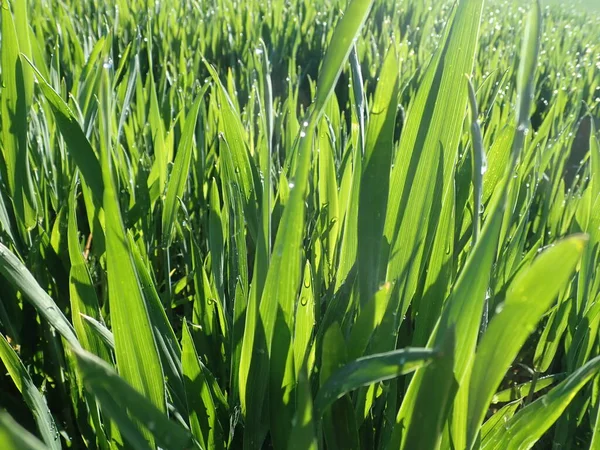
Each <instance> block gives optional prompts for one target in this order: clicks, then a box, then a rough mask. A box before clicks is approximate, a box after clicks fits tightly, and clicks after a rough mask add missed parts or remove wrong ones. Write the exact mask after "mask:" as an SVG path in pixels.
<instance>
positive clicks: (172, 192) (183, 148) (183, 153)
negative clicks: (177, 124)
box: [162, 85, 208, 247]
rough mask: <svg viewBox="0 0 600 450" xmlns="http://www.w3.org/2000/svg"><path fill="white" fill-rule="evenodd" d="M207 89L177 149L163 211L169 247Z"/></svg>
mask: <svg viewBox="0 0 600 450" xmlns="http://www.w3.org/2000/svg"><path fill="white" fill-rule="evenodd" d="M207 88H208V85H206V86H205V87H204V89H203V90H202V92H200V93H199V94H198V95H197V97H196V100H195V101H194V103H193V104H192V107H191V109H190V111H189V112H188V114H187V116H186V118H185V124H184V126H183V132H182V135H181V141H180V143H179V147H178V148H177V155H176V156H175V163H174V165H173V170H172V171H171V177H170V178H169V182H168V184H167V194H166V200H165V205H164V207H163V211H162V239H163V243H164V244H165V245H166V246H167V247H169V246H170V245H171V241H172V238H173V225H174V223H175V217H176V215H177V208H178V207H179V201H178V200H177V198H182V197H183V191H184V189H185V184H186V181H187V179H188V177H189V170H190V162H191V159H192V149H193V144H194V132H195V130H196V121H197V119H198V111H199V110H200V102H201V101H202V98H203V97H204V92H206V89H207Z"/></svg>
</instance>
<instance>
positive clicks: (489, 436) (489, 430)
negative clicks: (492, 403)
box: [476, 401, 521, 447]
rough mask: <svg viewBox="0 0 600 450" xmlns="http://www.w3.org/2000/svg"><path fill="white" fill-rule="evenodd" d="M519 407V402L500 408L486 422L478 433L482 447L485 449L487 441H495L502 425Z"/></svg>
mask: <svg viewBox="0 0 600 450" xmlns="http://www.w3.org/2000/svg"><path fill="white" fill-rule="evenodd" d="M519 406H521V402H520V401H514V402H511V403H508V404H506V405H504V406H503V407H502V408H500V409H499V410H498V412H496V413H495V414H494V415H493V416H492V417H490V418H489V419H488V420H486V422H485V423H484V424H483V426H482V427H481V432H480V439H481V442H482V444H481V446H482V447H485V446H486V444H487V442H488V441H491V440H494V439H496V436H497V435H498V434H501V433H502V429H503V427H504V424H505V423H506V422H508V420H509V419H510V418H511V417H512V416H514V415H515V412H517V409H518V408H519ZM476 445H477V444H476Z"/></svg>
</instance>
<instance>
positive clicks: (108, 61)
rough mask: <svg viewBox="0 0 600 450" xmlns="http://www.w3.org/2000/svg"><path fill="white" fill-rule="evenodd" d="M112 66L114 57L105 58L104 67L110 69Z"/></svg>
mask: <svg viewBox="0 0 600 450" xmlns="http://www.w3.org/2000/svg"><path fill="white" fill-rule="evenodd" d="M112 66H113V60H112V58H107V59H105V60H104V64H102V67H104V68H105V69H110V68H111V67H112Z"/></svg>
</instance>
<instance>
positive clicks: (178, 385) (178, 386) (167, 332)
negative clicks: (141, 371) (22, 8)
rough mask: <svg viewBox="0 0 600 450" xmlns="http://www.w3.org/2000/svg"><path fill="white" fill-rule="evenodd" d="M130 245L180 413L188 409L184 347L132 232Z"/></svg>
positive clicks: (170, 388)
mask: <svg viewBox="0 0 600 450" xmlns="http://www.w3.org/2000/svg"><path fill="white" fill-rule="evenodd" d="M127 235H128V237H129V246H130V248H131V254H132V256H133V262H134V264H135V269H136V272H137V274H138V277H139V282H140V286H141V288H142V293H143V297H144V302H145V305H146V309H147V311H148V318H149V320H150V324H151V325H152V330H153V332H154V340H155V342H156V346H157V348H158V353H159V356H160V360H161V363H162V367H163V371H164V375H165V377H166V378H167V380H168V382H167V387H168V388H169V392H170V394H171V398H172V402H173V404H174V406H175V407H176V409H177V410H178V411H179V412H180V413H182V414H183V413H185V411H186V409H187V408H186V406H185V392H184V388H183V374H182V369H181V347H180V346H179V341H178V340H177V337H176V336H175V332H174V331H173V327H172V326H171V324H170V323H169V319H168V318H167V314H166V313H165V310H164V308H163V306H162V303H161V301H160V298H159V296H158V292H156V287H155V285H154V281H153V280H152V277H151V274H150V268H148V267H146V265H145V264H144V261H143V257H142V255H141V252H140V250H139V248H138V246H137V245H136V244H135V241H134V240H133V237H132V235H131V233H128V234H127Z"/></svg>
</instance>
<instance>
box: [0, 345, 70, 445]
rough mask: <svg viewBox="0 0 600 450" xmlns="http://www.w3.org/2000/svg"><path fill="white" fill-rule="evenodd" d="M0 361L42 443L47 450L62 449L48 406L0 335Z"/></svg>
mask: <svg viewBox="0 0 600 450" xmlns="http://www.w3.org/2000/svg"><path fill="white" fill-rule="evenodd" d="M0 359H2V362H3V363H4V367H6V370H8V373H9V375H10V377H11V378H12V380H13V382H14V383H15V385H16V386H17V389H18V390H19V392H21V394H22V395H23V399H24V400H25V403H27V406H29V408H30V410H31V412H32V413H33V417H34V418H35V421H36V423H37V427H38V430H39V432H40V435H41V437H42V439H43V441H44V443H45V444H46V446H47V447H48V448H49V449H52V450H60V449H61V448H62V447H61V445H60V437H59V434H58V429H57V428H56V424H55V423H54V418H53V417H52V414H51V413H50V410H49V409H48V405H46V400H45V399H44V397H43V396H42V394H41V393H40V391H39V390H38V388H37V387H36V386H35V384H34V383H33V380H32V379H31V376H30V375H29V372H28V371H27V369H26V368H25V366H24V365H23V362H22V361H21V359H20V358H19V356H18V355H17V353H16V352H15V351H14V350H13V348H12V347H11V346H10V344H9V343H8V341H7V340H6V338H5V337H4V336H3V335H0Z"/></svg>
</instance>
